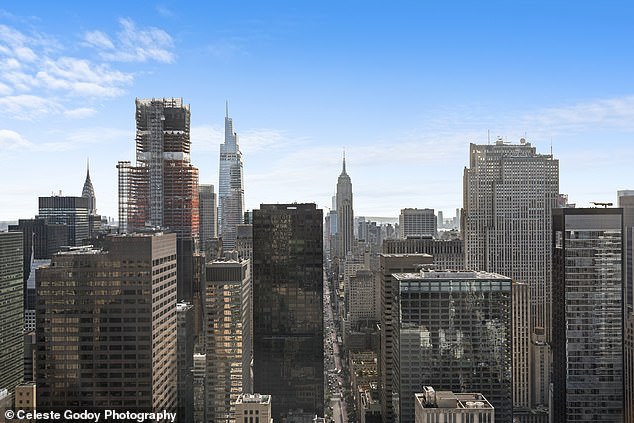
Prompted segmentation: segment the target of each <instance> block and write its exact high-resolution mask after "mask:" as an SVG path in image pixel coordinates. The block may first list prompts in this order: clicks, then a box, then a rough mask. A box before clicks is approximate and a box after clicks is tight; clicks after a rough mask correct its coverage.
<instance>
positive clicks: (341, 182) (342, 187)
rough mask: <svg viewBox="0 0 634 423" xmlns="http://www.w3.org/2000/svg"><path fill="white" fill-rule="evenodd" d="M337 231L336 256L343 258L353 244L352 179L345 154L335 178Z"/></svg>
mask: <svg viewBox="0 0 634 423" xmlns="http://www.w3.org/2000/svg"><path fill="white" fill-rule="evenodd" d="M336 208H337V219H336V222H337V223H336V225H337V233H338V234H339V237H338V245H337V246H336V256H337V257H339V258H345V257H346V255H347V254H348V252H349V251H352V247H353V244H354V209H353V204H352V181H351V180H350V176H348V174H347V173H346V156H345V155H344V156H343V167H342V170H341V174H340V175H339V178H338V179H337V197H336Z"/></svg>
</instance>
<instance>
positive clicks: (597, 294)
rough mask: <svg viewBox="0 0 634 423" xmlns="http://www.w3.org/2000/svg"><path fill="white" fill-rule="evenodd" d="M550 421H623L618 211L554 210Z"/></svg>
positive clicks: (620, 216)
mask: <svg viewBox="0 0 634 423" xmlns="http://www.w3.org/2000/svg"><path fill="white" fill-rule="evenodd" d="M552 239H553V305H552V310H553V342H552V344H553V345H552V351H553V377H552V383H553V402H552V403H553V408H552V413H553V414H552V416H551V417H552V418H553V421H556V422H577V421H592V422H621V421H624V420H623V264H624V262H623V209H620V208H619V209H607V208H606V209H603V208H592V209H576V208H568V209H555V210H553V237H552Z"/></svg>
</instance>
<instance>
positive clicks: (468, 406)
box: [415, 386, 505, 423]
mask: <svg viewBox="0 0 634 423" xmlns="http://www.w3.org/2000/svg"><path fill="white" fill-rule="evenodd" d="M415 404H416V420H415V422H416V423H437V422H451V423H495V409H494V407H493V406H492V405H491V403H490V402H489V401H488V400H487V399H486V398H485V397H484V395H482V394H479V393H462V392H461V393H454V392H452V391H435V390H434V388H432V387H431V386H425V387H424V392H422V393H417V394H415ZM498 421H499V422H502V421H505V420H501V419H498Z"/></svg>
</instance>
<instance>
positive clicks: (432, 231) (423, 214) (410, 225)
mask: <svg viewBox="0 0 634 423" xmlns="http://www.w3.org/2000/svg"><path fill="white" fill-rule="evenodd" d="M398 227H399V230H400V231H401V233H400V235H401V239H407V238H408V237H424V236H427V237H430V236H433V237H435V236H436V235H438V220H437V218H436V215H435V214H434V209H401V214H400V215H399V217H398Z"/></svg>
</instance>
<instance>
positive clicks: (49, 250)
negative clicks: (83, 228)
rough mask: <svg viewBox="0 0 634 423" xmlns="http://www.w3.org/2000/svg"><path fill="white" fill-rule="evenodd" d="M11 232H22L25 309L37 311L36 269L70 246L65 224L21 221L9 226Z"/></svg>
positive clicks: (34, 220)
mask: <svg viewBox="0 0 634 423" xmlns="http://www.w3.org/2000/svg"><path fill="white" fill-rule="evenodd" d="M9 231H10V232H22V246H23V248H22V252H23V262H22V265H23V270H22V271H23V280H24V309H25V311H26V310H35V274H34V273H33V272H32V269H33V268H34V267H37V266H38V265H40V264H42V262H41V261H42V260H44V259H50V258H51V257H52V256H53V254H55V253H56V252H57V251H59V249H60V248H61V247H62V246H64V245H68V230H67V228H66V225H65V224H61V223H59V224H53V223H48V222H47V221H46V219H42V218H37V217H36V218H35V219H20V220H18V224H17V225H9Z"/></svg>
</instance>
